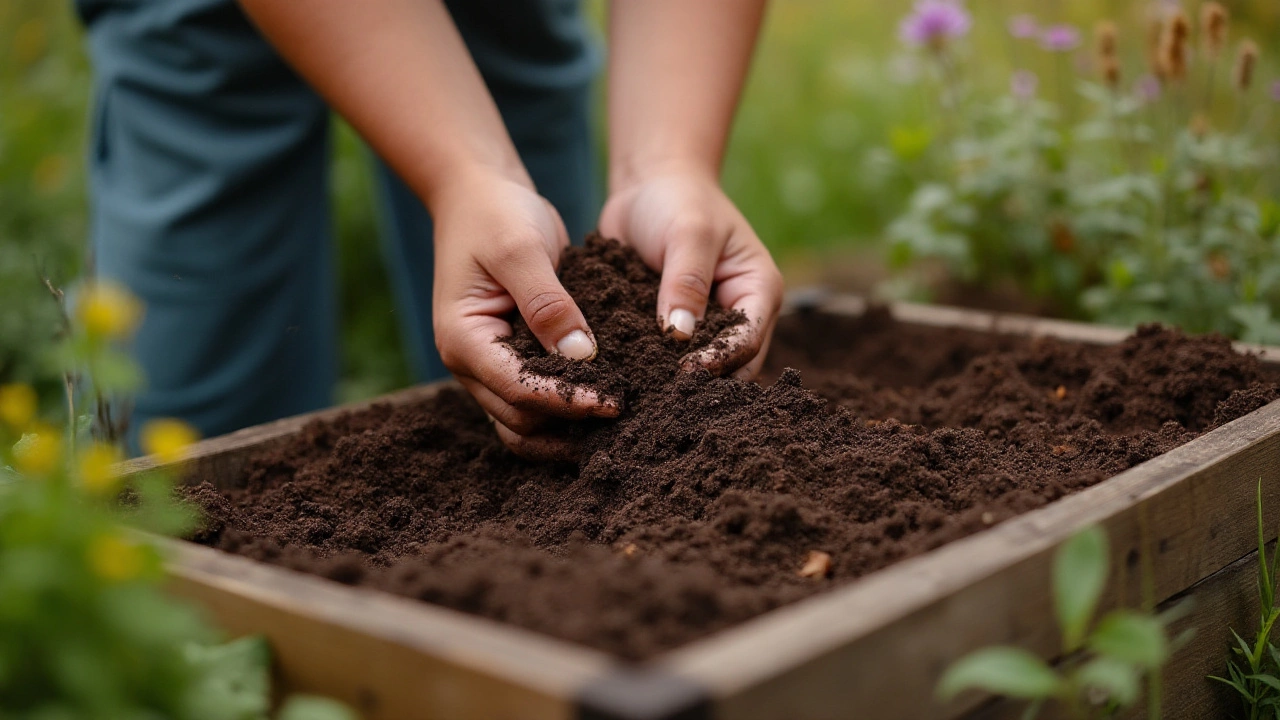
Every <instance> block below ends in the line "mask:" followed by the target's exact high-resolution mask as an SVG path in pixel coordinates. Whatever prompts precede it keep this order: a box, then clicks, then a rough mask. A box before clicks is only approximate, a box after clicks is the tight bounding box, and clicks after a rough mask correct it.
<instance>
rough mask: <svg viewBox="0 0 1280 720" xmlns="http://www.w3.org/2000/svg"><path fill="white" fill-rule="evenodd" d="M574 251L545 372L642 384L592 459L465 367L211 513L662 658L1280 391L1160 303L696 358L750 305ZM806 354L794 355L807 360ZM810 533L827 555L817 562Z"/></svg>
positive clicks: (248, 551)
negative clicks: (1088, 332) (578, 319)
mask: <svg viewBox="0 0 1280 720" xmlns="http://www.w3.org/2000/svg"><path fill="white" fill-rule="evenodd" d="M561 275H562V277H563V279H564V282H565V286H566V288H567V289H568V290H569V292H570V293H571V294H572V295H573V296H574V297H575V298H577V299H578V300H579V303H580V305H581V306H582V308H583V311H584V312H585V313H586V315H587V318H588V321H589V322H590V324H591V326H592V328H593V330H594V331H595V333H596V337H597V342H598V345H599V348H600V355H599V357H598V358H597V359H596V360H595V361H593V362H592V363H569V362H567V361H564V360H563V359H562V358H554V357H548V356H546V355H545V353H543V352H542V351H541V349H540V347H539V346H538V344H537V342H536V341H535V340H534V339H533V338H532V336H531V335H530V334H529V333H528V330H527V328H523V327H521V326H519V325H518V324H517V326H516V332H515V334H514V335H513V337H512V338H509V339H507V340H506V342H509V343H510V344H511V345H512V346H513V347H515V348H516V349H517V350H518V351H519V352H521V353H522V355H523V356H524V357H525V358H526V365H525V369H526V371H529V372H536V373H539V374H544V375H550V376H552V377H557V378H562V379H564V380H566V381H568V382H574V383H582V384H588V385H591V386H593V387H596V388H597V389H600V390H603V391H605V392H608V393H610V394H614V395H617V396H620V397H622V398H624V400H625V406H624V412H623V414H622V416H621V417H620V418H619V419H618V420H616V421H609V422H604V421H598V422H593V423H591V424H589V425H582V426H579V427H577V428H576V430H575V432H577V433H578V434H579V439H580V440H581V441H582V447H583V453H582V456H581V458H580V459H579V460H578V461H577V462H576V463H572V464H563V465H539V464H533V463H528V462H525V461H522V460H520V459H519V458H516V457H515V456H513V455H511V454H510V453H509V452H507V451H506V450H505V448H503V446H502V445H501V443H500V442H499V441H498V440H497V438H496V436H495V435H494V433H493V431H492V429H491V428H490V427H489V425H488V423H487V421H486V418H485V416H484V413H483V412H481V411H480V409H479V408H478V407H477V406H476V405H475V404H474V403H473V402H472V401H471V400H470V398H469V397H468V396H467V395H466V394H465V393H463V392H461V391H458V390H453V389H445V390H443V391H441V392H440V393H439V394H438V395H437V396H435V397H434V398H432V399H430V400H427V401H425V402H422V403H419V404H415V405H411V406H402V407H391V406H388V405H380V406H376V407H374V408H373V409H371V410H368V411H366V412H362V413H357V414H348V415H345V416H343V417H340V418H338V419H337V420H335V421H333V422H329V423H318V422H317V423H312V424H311V425H309V426H308V427H307V428H306V429H305V430H304V431H303V432H302V433H301V434H300V436H298V437H297V438H295V439H293V440H291V441H290V442H289V443H287V444H286V445H285V446H283V447H280V448H278V449H275V450H271V451H269V452H264V453H262V454H261V455H259V456H257V457H255V458H253V459H252V461H251V462H250V463H249V466H248V471H247V473H246V476H245V478H244V479H243V483H242V484H241V485H240V486H239V487H237V488H234V489H230V490H225V491H219V490H217V489H215V488H213V487H211V486H208V485H205V486H200V487H198V488H195V489H194V490H193V491H192V493H193V496H194V498H195V499H196V500H197V501H198V502H200V503H201V504H202V505H203V506H204V507H205V508H206V510H207V512H208V521H207V523H206V525H205V527H204V529H203V530H201V532H200V533H199V534H198V536H197V537H196V539H197V540H198V541H200V542H203V543H206V544H209V545H212V546H214V547H219V548H222V549H224V550H228V551H232V552H238V553H242V554H244V555H248V556H250V557H253V558H257V559H260V560H265V561H268V562H274V563H278V564H282V565H285V566H288V567H293V568H296V569H300V570H305V571H308V572H314V573H318V574H321V575H325V576H327V577H330V578H333V579H335V580H339V581H341V582H346V583H351V584H360V585H366V586H372V587H377V588H381V589H384V590H387V591H390V592H393V593H398V594H402V595H407V596H410V597H416V598H420V599H422V600H425V601H428V602H433V603H439V604H441V605H445V606H448V607H452V608H456V609H459V610H463V611H466V612H471V613H476V614H479V615H483V616H486V617H490V618H494V619H497V620H502V621H506V622H510V623H514V624H517V625H521V626H523V627H526V628H531V629H534V630H538V631H541V632H545V633H548V634H551V635H554V636H558V637H561V638H565V639H568V640H572V641H577V642H580V643H583V644H586V645H590V646H592V647H596V648H600V649H603V650H605V651H608V652H611V653H615V654H617V655H620V656H622V657H626V658H645V657H649V656H652V655H654V654H656V653H658V652H661V651H663V650H666V649H669V648H672V647H675V646H677V645H680V644H682V643H685V642H687V641H689V640H692V639H694V638H697V637H700V636H703V635H706V634H709V633H712V632H714V631H716V630H719V629H721V628H724V627H727V626H730V625H733V624H735V623H738V622H741V621H743V620H746V619H748V618H751V617H753V616H756V615H759V614H761V613H764V612H766V611H768V610H770V609H773V608H775V607H778V606H780V605H783V604H786V603H789V602H793V601H795V600H798V599H800V598H803V597H806V596H808V595H811V594H814V593H817V592H821V591H823V590H826V589H828V588H831V587H833V586H835V585H837V584H840V583H844V582H848V581H850V580H853V579H855V578H858V577H860V576H862V575H865V574H867V573H869V572H871V571H873V570H876V569H879V568H882V567H884V566H886V565H889V564H891V563H893V562H895V561H898V560H901V559H903V558H906V557H908V556H911V555H914V554H917V553H920V552H924V551H926V550H928V549H930V548H933V547H937V546H938V545H941V544H943V543H945V542H948V541H950V540H953V539H956V538H959V537H962V536H964V535H966V534H969V533H972V532H975V531H977V530H980V529H982V528H985V527H988V526H990V525H991V524H993V523H996V522H1000V521H1001V520H1003V519H1006V518H1008V517H1011V516H1013V515H1016V514H1018V513H1021V512H1025V511H1027V510H1030V509H1032V508H1035V507H1038V506H1041V505H1044V504H1046V503H1049V502H1052V501H1053V500H1056V499H1058V498H1060V497H1062V496H1063V495H1065V494H1067V493H1070V492H1073V491H1075V490H1078V489H1080V488H1083V487H1087V486H1089V485H1091V484H1094V483H1096V482H1098V481H1100V480H1103V479H1105V478H1107V477H1110V476H1112V475H1115V474H1116V473H1118V472H1120V471H1123V470H1125V469H1127V468H1129V467H1132V466H1134V465H1136V464H1138V463H1141V462H1143V461H1145V460H1147V459H1150V458H1152V457H1155V456H1156V455H1159V454H1161V453H1163V452H1166V451H1167V450H1169V449H1171V448H1173V447H1175V446H1177V445H1179V444H1181V443H1183V442H1186V441H1187V440H1189V439H1191V438H1192V437H1194V436H1195V435H1196V434H1198V433H1201V432H1204V431H1205V430H1208V429H1211V428H1212V427H1215V426H1216V425H1219V424H1221V423H1224V422H1227V421H1229V420H1232V419H1234V418H1236V417H1239V416H1240V415H1243V414H1245V413H1247V412H1249V411H1251V410H1253V409H1256V408H1257V407H1260V406H1261V405H1262V404H1265V403H1266V402H1269V401H1270V400H1273V399H1275V398H1276V397H1277V390H1276V386H1275V385H1274V384H1273V381H1274V380H1275V379H1276V377H1275V373H1274V372H1273V371H1271V370H1269V369H1266V368H1264V367H1263V366H1262V365H1261V364H1260V363H1259V362H1258V360H1257V359H1256V358H1253V357H1249V356H1244V355H1239V354H1237V353H1234V352H1233V351H1232V349H1231V346H1230V344H1229V343H1228V342H1227V341H1226V340H1224V339H1222V338H1217V337H1207V338H1188V337H1185V336H1184V335H1182V334H1181V333H1179V332H1176V331H1173V330H1168V329H1161V328H1158V327H1144V328H1142V329H1140V330H1139V331H1138V332H1137V334H1135V335H1134V336H1133V337H1131V338H1130V339H1128V340H1127V341H1125V342H1124V343H1123V344H1121V345H1119V346H1115V347H1090V346H1084V345H1075V344H1070V343H1062V342H1058V341H1053V340H1034V341H1031V340H1022V339H1017V338H1010V337H1000V336H992V335H985V334H980V333H967V332H962V331H955V330H929V329H924V328H919V327H907V326H902V325H899V324H897V323H895V322H894V321H893V320H892V319H891V318H889V316H888V315H887V313H885V312H883V311H873V312H870V313H868V314H867V315H865V316H863V317H860V318H845V317H834V316H827V315H822V314H814V313H809V314H797V315H793V316H790V317H787V318H785V319H784V321H783V322H782V323H781V324H780V327H779V330H778V333H777V336H776V338H775V350H774V352H773V354H772V356H771V361H770V364H769V370H768V373H769V375H770V376H771V377H776V381H775V382H772V384H770V385H768V387H765V386H762V385H759V384H756V383H752V382H744V381H740V380H734V379H729V378H714V377H711V376H710V375H709V374H708V373H706V372H703V371H699V372H683V371H680V370H679V369H678V360H679V358H680V357H681V356H683V354H684V353H686V352H688V351H689V349H690V347H704V346H707V345H708V344H710V343H714V342H715V340H714V337H715V333H716V332H717V331H719V330H723V329H724V328H727V327H730V326H731V325H732V324H733V323H735V322H741V321H742V319H741V317H740V316H738V315H736V314H735V313H732V312H729V311H725V310H723V309H719V308H712V309H711V310H710V311H709V313H708V319H707V321H706V323H705V324H704V325H703V326H702V327H701V328H700V329H699V331H698V334H697V336H696V337H695V338H694V340H693V341H692V343H680V342H677V341H675V340H673V339H671V338H670V337H667V336H665V335H664V334H663V333H661V332H660V329H659V328H658V326H657V323H656V321H655V319H654V318H655V312H656V310H655V304H656V294H657V281H658V277H657V275H656V274H655V273H653V272H652V271H650V270H648V269H647V268H646V267H644V265H643V263H641V262H640V260H639V258H638V257H636V256H635V254H634V253H633V252H631V251H630V250H628V249H625V248H623V247H622V246H620V245H618V244H617V243H613V242H608V241H604V240H601V239H593V240H591V241H590V242H589V243H588V245H587V247H586V248H584V249H571V250H569V251H568V254H567V256H566V258H565V260H564V263H563V266H562V269H561ZM796 368H798V369H796ZM811 551H820V552H824V553H827V554H828V555H829V556H830V558H831V564H830V568H829V570H828V571H827V572H826V573H825V574H822V573H819V574H818V575H817V576H816V577H815V576H814V574H813V573H808V576H803V577H802V576H801V574H800V570H801V568H802V567H803V566H804V564H805V561H806V558H807V557H808V554H809V553H810V552H811Z"/></svg>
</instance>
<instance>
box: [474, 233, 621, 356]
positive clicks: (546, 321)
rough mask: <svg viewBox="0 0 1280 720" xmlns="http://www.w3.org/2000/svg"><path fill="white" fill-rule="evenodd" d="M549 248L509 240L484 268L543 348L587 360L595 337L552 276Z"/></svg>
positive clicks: (550, 250)
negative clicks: (502, 290)
mask: <svg viewBox="0 0 1280 720" xmlns="http://www.w3.org/2000/svg"><path fill="white" fill-rule="evenodd" d="M552 252H555V251H554V250H552V249H551V248H548V247H546V246H544V245H542V244H532V243H518V244H513V245H512V246H511V247H509V248H508V249H507V250H505V251H504V252H500V253H499V255H498V259H497V261H495V262H492V263H489V266H487V267H486V268H485V269H486V270H487V271H488V272H489V274H490V275H492V276H493V279H494V280H496V281H498V284H499V285H501V286H502V288H503V289H504V290H506V291H507V292H508V293H509V294H510V295H511V297H512V299H514V300H515V302H516V307H517V308H518V309H519V310H520V316H521V317H523V318H524V321H525V323H527V324H528V325H529V330H531V331H532V332H533V335H534V337H536V338H538V342H540V343H542V347H544V348H546V350H547V352H551V353H557V354H560V355H564V356H565V357H567V358H569V359H571V360H590V359H592V358H594V357H595V356H596V341H595V337H594V336H592V334H591V328H589V327H587V320H586V318H584V317H583V316H582V311H581V310H579V309H578V305H577V303H575V302H574V301H573V298H571V297H569V293H568V292H566V291H565V289H564V286H563V285H561V284H560V279H559V278H557V277H556V270H555V265H554V263H553V258H552V255H551V254H550V253H552Z"/></svg>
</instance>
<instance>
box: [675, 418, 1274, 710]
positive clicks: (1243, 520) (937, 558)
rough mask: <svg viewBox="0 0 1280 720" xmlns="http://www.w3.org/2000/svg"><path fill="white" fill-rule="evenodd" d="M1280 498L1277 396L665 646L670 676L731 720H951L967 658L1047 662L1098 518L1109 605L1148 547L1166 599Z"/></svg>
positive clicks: (1241, 543)
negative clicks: (1049, 498)
mask: <svg viewBox="0 0 1280 720" xmlns="http://www.w3.org/2000/svg"><path fill="white" fill-rule="evenodd" d="M1260 477H1261V478H1264V479H1265V502H1266V503H1267V504H1268V505H1269V506H1275V504H1276V503H1280V403H1273V404H1271V405H1270V406H1268V407H1266V408H1263V409H1262V410H1259V411H1257V412H1255V413H1253V414H1251V415H1249V416H1247V417H1244V418H1241V419H1239V420H1237V421H1235V422H1233V423H1230V424H1228V425H1227V426H1224V427H1223V428H1221V429H1219V430H1218V431H1215V432H1212V433H1209V434H1206V435H1204V436H1202V437H1200V438H1197V439H1196V440H1193V441H1192V442H1190V443H1188V444H1186V445H1184V446H1182V447H1180V448H1177V449H1175V450H1173V451H1172V452H1169V453H1166V454H1165V455H1163V456H1161V457H1158V458H1156V459H1154V460H1152V461H1150V462H1147V463H1144V464H1142V465H1140V466H1138V467H1136V468H1133V469H1132V470H1130V471H1128V472H1125V473H1122V474H1121V475H1118V476H1116V477H1115V478H1112V479H1110V480H1108V481H1105V482H1103V483H1101V484H1099V485H1097V486H1094V487H1093V488H1090V489H1088V490H1085V491H1083V492H1080V493H1077V494H1075V495H1072V496H1069V497H1067V498H1064V499H1062V500H1060V501H1058V502H1056V503H1054V504H1052V505H1049V506H1047V507H1045V508H1042V509H1040V510H1037V511H1034V512H1031V513H1028V514H1026V515H1023V516H1020V517H1017V518H1014V519H1012V520H1010V521H1008V522H1005V523H1003V524H1001V525H998V526H996V527H995V528H993V529H991V530H988V531H986V532H983V533H980V534H978V535H974V536H972V537H969V538H966V539H963V540H960V541H957V542H954V543H951V544H949V545H946V546H944V547H942V548H939V549H938V550H936V551H934V552H932V553H929V554H927V555H924V556H921V557H918V558H914V559H911V560H907V561H905V562H902V563H899V564H897V565H894V566H891V567H889V568H886V569H885V570H883V571H881V572H879V573H875V574H873V575H871V576H869V577H867V578H864V579H863V580H861V581H859V582H857V583H854V584H852V585H850V586H848V587H845V588H841V589H838V590H835V591H833V592H831V593H828V594H825V595H821V596H818V597H815V598H811V599H809V600H807V601H804V602H801V603H797V604H796V605H792V606H789V607H786V608H782V609H780V610H776V611H774V612H772V613H770V614H768V615H765V616H763V617H761V618H758V619H756V620H753V621H751V622H748V623H746V624H744V625H741V626H739V627H737V628H734V629H730V630H728V631H726V632H724V633H721V634H719V635H717V636H713V637H711V638H708V639H706V640H703V641H701V642H698V643H694V644H692V645H690V646H688V647H685V648H682V649H678V650H676V651H674V652H672V653H669V654H668V655H667V656H665V657H664V658H661V659H660V660H659V661H658V662H659V664H660V666H661V667H662V668H663V669H665V670H668V671H670V672H675V673H677V674H682V675H685V676H687V677H691V678H694V679H696V680H698V681H699V682H702V683H704V684H706V685H708V686H709V687H710V688H711V689H712V693H713V696H714V697H715V698H716V700H717V711H718V713H717V716H718V717H720V718H724V719H730V718H733V719H737V718H742V719H747V718H750V719H753V720H755V719H763V718H792V717H806V718H822V717H836V716H840V715H841V714H842V713H845V712H848V711H849V709H851V708H870V707H874V708H875V713H876V715H875V716H876V717H877V718H884V719H885V720H892V719H895V718H903V719H907V718H922V717H940V718H941V717H956V716H958V715H961V714H963V713H964V712H965V711H968V710H970V709H972V708H973V706H974V705H975V703H976V702H977V700H978V698H969V699H967V700H962V701H960V702H957V703H953V704H952V705H950V706H948V707H943V706H941V705H939V704H938V703H937V702H936V700H935V699H934V697H933V688H934V686H935V685H936V682H937V679H938V677H939V676H940V674H941V672H942V670H943V669H945V667H946V666H947V665H949V664H950V663H951V662H953V661H954V660H955V659H957V658H958V657H960V656H961V655H963V654H965V653H966V652H968V651H970V650H973V649H975V648H978V647H983V646H986V645H992V644H1015V645H1021V646H1024V647H1027V648H1029V649H1031V650H1033V651H1035V652H1037V653H1039V654H1041V655H1042V656H1044V657H1048V658H1051V657H1053V656H1054V654H1055V653H1056V651H1057V644H1058V640H1057V629H1056V627H1054V624H1053V621H1052V618H1053V615H1052V603H1051V599H1050V597H1049V568H1050V563H1051V558H1052V551H1053V549H1054V548H1055V547H1056V546H1057V545H1058V544H1060V543H1061V542H1062V541H1063V540H1065V539H1066V538H1068V537H1070V535H1071V534H1073V533H1074V532H1076V531H1077V530H1079V529H1080V528H1082V527H1084V526H1087V525H1089V524H1094V523H1097V524H1100V525H1102V526H1103V527H1105V528H1106V529H1107V531H1108V534H1109V535H1110V537H1111V541H1112V546H1113V554H1114V560H1115V561H1116V562H1117V563H1118V564H1119V566H1121V567H1128V568H1130V571H1128V572H1127V573H1124V574H1123V575H1122V576H1121V577H1120V578H1119V579H1118V580H1117V581H1116V582H1114V583H1113V586H1112V587H1111V588H1110V589H1109V591H1108V592H1109V598H1110V603H1111V604H1115V603H1117V602H1120V603H1122V604H1126V605H1131V604H1133V603H1134V602H1135V601H1136V599H1137V598H1139V597H1140V578H1139V577H1138V575H1139V573H1138V572H1137V571H1136V570H1137V561H1138V558H1139V557H1140V552H1141V549H1142V548H1152V549H1153V553H1154V554H1153V556H1152V557H1153V558H1154V560H1153V564H1154V589H1155V596H1156V597H1157V598H1159V599H1161V600H1163V599H1166V598H1169V597H1172V596H1173V595H1175V594H1177V593H1179V592H1181V591H1182V590H1184V589H1186V588H1188V587H1190V586H1192V585H1194V584H1195V583H1196V582H1198V581H1200V580H1202V579H1203V578H1206V577H1208V576H1210V575H1212V574H1213V573H1215V572H1217V571H1218V570H1220V569H1221V568H1222V567H1224V566H1225V565H1228V564H1229V563H1231V562H1232V561H1234V560H1235V559H1237V558H1239V557H1241V556H1243V555H1245V554H1246V553H1248V552H1249V549H1250V547H1253V546H1255V542H1256V533H1255V530H1254V528H1253V525H1252V522H1250V518H1251V517H1252V514H1251V508H1252V507H1253V501H1254V488H1255V484H1256V483H1257V481H1258V478H1260Z"/></svg>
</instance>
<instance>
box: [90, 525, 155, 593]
mask: <svg viewBox="0 0 1280 720" xmlns="http://www.w3.org/2000/svg"><path fill="white" fill-rule="evenodd" d="M145 559H146V558H145V555H144V554H143V549H142V547H141V546H140V545H138V543H136V542H133V541H132V540H129V539H127V538H124V537H121V536H120V535H119V534H116V533H110V534H106V533H104V534H101V535H97V536H95V537H94V538H93V539H92V540H90V541H89V548H88V550H87V551H86V552H85V560H86V561H88V563H89V569H90V570H92V571H93V574H95V575H97V576H98V577H100V578H102V579H103V580H106V581H108V582H126V581H129V580H133V579H134V578H136V577H138V576H139V575H141V574H142V570H143V567H144V565H145V562H144V561H145Z"/></svg>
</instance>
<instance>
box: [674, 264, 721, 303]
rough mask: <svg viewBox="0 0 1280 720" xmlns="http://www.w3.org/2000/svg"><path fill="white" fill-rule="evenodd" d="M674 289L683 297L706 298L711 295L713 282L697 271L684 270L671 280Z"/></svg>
mask: <svg viewBox="0 0 1280 720" xmlns="http://www.w3.org/2000/svg"><path fill="white" fill-rule="evenodd" d="M671 284H672V287H674V288H675V290H676V292H679V293H680V294H681V295H687V296H696V297H698V298H706V297H707V296H708V295H710V294H711V281H710V280H709V279H708V278H707V277H706V275H704V274H703V273H701V272H699V271H697V270H682V271H680V272H677V273H676V276H675V277H674V278H673V279H672V280H671Z"/></svg>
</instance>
